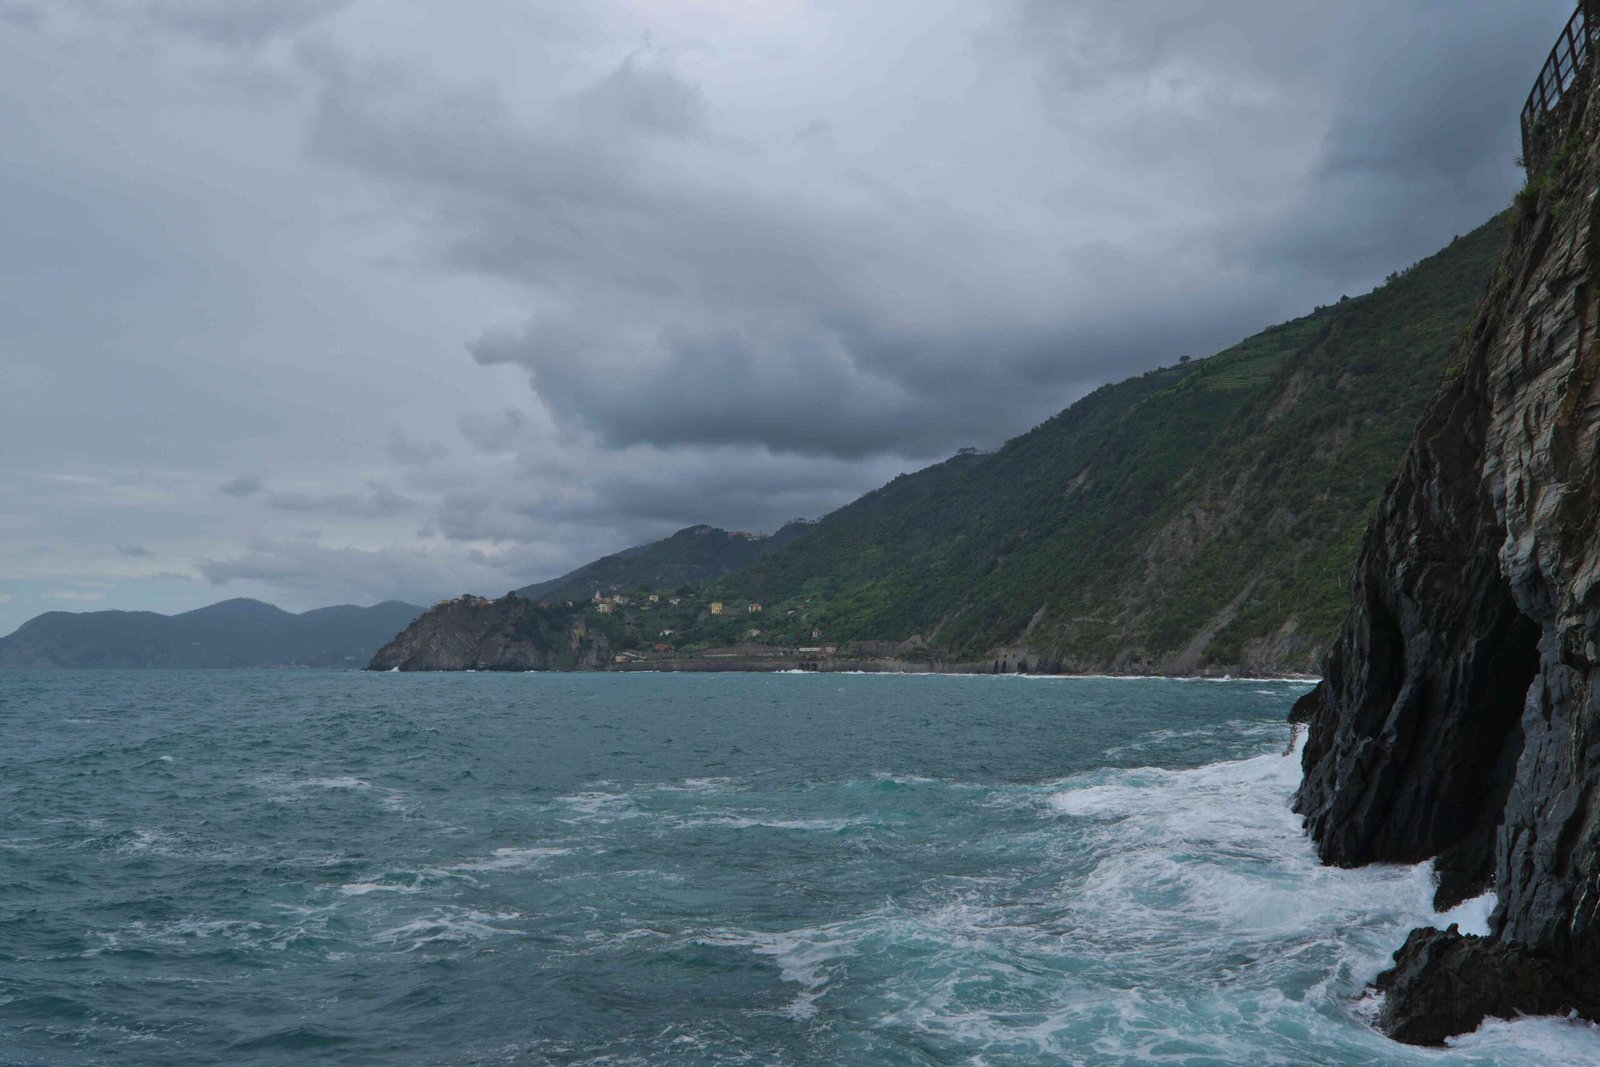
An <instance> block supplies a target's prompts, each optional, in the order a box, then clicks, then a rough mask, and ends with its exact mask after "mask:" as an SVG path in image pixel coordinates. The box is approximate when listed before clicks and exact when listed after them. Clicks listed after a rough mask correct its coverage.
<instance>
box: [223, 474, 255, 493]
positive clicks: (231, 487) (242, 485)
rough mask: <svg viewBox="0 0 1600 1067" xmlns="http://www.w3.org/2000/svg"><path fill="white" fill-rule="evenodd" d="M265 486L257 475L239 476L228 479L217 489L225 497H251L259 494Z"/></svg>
mask: <svg viewBox="0 0 1600 1067" xmlns="http://www.w3.org/2000/svg"><path fill="white" fill-rule="evenodd" d="M265 484H266V480H265V479H264V478H262V477H261V475H259V474H241V475H239V476H238V477H236V478H229V479H228V480H227V481H225V482H223V483H222V484H221V485H220V486H218V487H217V489H218V492H221V493H223V494H225V495H227V496H253V495H254V494H256V493H259V492H261V488H262V486H264V485H265Z"/></svg>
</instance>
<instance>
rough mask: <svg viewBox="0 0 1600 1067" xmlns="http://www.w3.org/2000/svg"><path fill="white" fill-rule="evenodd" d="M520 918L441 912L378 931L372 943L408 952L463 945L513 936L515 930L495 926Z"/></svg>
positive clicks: (460, 910) (505, 914)
mask: <svg viewBox="0 0 1600 1067" xmlns="http://www.w3.org/2000/svg"><path fill="white" fill-rule="evenodd" d="M519 918H521V916H520V915H518V914H517V913H516V912H483V911H476V910H473V909H470V908H452V909H442V910H440V911H437V912H434V913H433V914H431V915H426V916H423V917H421V918H417V919H412V920H411V921H410V922H405V923H401V924H400V925H398V926H394V927H391V928H389V929H387V930H383V931H381V932H380V933H379V934H378V935H377V936H376V937H375V938H374V939H373V940H374V941H375V942H377V943H379V944H391V945H398V946H402V947H403V951H406V952H411V951H414V950H416V949H419V948H421V947H423V946H424V945H431V944H436V943H441V942H442V943H456V944H459V943H466V942H473V941H481V940H484V939H486V938H491V937H501V936H504V935H507V934H515V933H517V932H518V931H517V929H516V928H515V927H510V926H503V925H499V924H501V923H506V922H509V921H511V920H514V919H519Z"/></svg>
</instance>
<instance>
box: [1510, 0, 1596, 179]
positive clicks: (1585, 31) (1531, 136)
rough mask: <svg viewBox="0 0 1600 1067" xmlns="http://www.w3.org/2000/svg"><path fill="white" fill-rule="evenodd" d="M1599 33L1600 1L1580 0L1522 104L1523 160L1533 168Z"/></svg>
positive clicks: (1540, 156) (1586, 63)
mask: <svg viewBox="0 0 1600 1067" xmlns="http://www.w3.org/2000/svg"><path fill="white" fill-rule="evenodd" d="M1597 34H1600V0H1581V2H1580V3H1579V4H1578V10H1576V11H1574V12H1573V13H1572V18H1570V19H1568V20H1567V25H1566V28H1565V29H1564V30H1562V31H1561V36H1559V37H1557V38H1556V43H1555V47H1554V48H1552V49H1550V58H1549V59H1546V60H1545V61H1544V68H1543V69H1542V70H1540V71H1539V80H1538V81H1536V82H1534V83H1533V91H1532V92H1530V93H1529V94H1528V102H1527V103H1526V104H1524V105H1523V106H1522V159H1523V162H1524V163H1525V164H1526V165H1527V166H1528V169H1529V170H1530V171H1532V170H1533V168H1534V165H1535V163H1536V162H1537V161H1538V160H1540V159H1541V158H1542V157H1543V154H1544V152H1545V151H1546V150H1547V149H1548V147H1549V146H1548V145H1547V144H1546V143H1545V142H1546V141H1547V140H1548V136H1547V135H1548V131H1547V129H1546V126H1547V120H1548V119H1549V117H1550V114H1551V112H1553V111H1555V110H1556V109H1557V108H1559V107H1560V106H1561V102H1562V101H1563V100H1564V99H1565V98H1566V95H1567V92H1568V90H1570V89H1571V88H1572V86H1573V85H1574V84H1575V83H1576V82H1577V80H1578V76H1579V75H1580V74H1582V73H1583V71H1584V68H1586V67H1587V66H1588V65H1589V58H1590V57H1591V56H1592V55H1593V54H1594V44H1595V37H1596V35H1597Z"/></svg>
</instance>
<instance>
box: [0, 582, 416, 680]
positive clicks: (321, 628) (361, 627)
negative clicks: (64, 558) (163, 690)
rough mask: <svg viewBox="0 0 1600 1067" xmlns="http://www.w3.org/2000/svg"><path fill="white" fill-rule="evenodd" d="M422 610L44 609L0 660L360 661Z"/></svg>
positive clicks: (65, 663) (56, 663)
mask: <svg viewBox="0 0 1600 1067" xmlns="http://www.w3.org/2000/svg"><path fill="white" fill-rule="evenodd" d="M420 614H422V609H421V608H419V607H417V606H416V605H414V604H404V603H401V602H400V601H397V600H389V601H385V602H383V603H382V604H375V605H373V606H372V607H370V608H361V607H355V606H354V605H350V604H343V605H340V606H338V607H332V608H318V609H316V610H315V611H307V612H304V613H303V614H299V615H294V614H291V613H290V612H287V611H284V610H282V609H281V608H276V607H273V606H272V605H271V604H263V603H262V602H261V601H259V600H245V599H237V600H224V601H223V602H222V603H220V604H212V605H211V606H210V607H204V608H197V609H196V610H194V611H186V612H184V613H183V614H181V615H158V614H156V613H155V612H151V611H89V612H69V611H50V612H46V613H45V614H43V615H40V616H38V617H37V618H34V619H30V620H29V621H27V622H25V623H23V624H22V626H21V627H20V628H19V629H18V630H17V631H16V632H15V633H13V634H11V635H10V636H9V637H3V638H0V667H339V666H350V667H360V666H364V665H365V664H366V663H367V661H368V660H369V659H371V657H372V654H373V652H375V651H376V650H377V649H378V648H379V647H380V646H381V645H383V643H384V642H386V641H388V640H389V639H390V638H391V637H393V636H394V634H395V633H396V632H397V631H399V630H402V629H404V628H405V627H406V626H408V625H410V624H411V622H412V620H413V619H415V618H416V617H417V616H418V615H420Z"/></svg>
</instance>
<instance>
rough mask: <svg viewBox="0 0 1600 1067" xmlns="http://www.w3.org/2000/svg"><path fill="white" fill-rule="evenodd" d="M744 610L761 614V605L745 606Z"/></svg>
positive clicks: (753, 613)
mask: <svg viewBox="0 0 1600 1067" xmlns="http://www.w3.org/2000/svg"><path fill="white" fill-rule="evenodd" d="M744 610H746V611H748V612H749V613H750V614H752V615H759V614H761V605H760V604H751V605H750V606H749V607H747V608H745V609H744Z"/></svg>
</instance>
